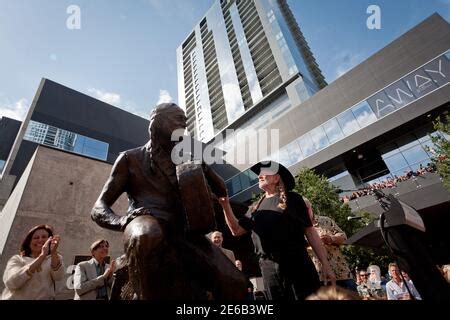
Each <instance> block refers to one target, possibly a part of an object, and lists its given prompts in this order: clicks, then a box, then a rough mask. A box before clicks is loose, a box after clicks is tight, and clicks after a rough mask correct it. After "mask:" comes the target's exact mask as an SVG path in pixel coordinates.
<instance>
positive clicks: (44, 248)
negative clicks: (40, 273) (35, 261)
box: [41, 237, 53, 257]
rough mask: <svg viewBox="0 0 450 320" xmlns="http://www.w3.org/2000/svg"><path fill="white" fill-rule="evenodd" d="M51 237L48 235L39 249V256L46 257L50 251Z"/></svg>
mask: <svg viewBox="0 0 450 320" xmlns="http://www.w3.org/2000/svg"><path fill="white" fill-rule="evenodd" d="M52 239H53V237H48V239H47V241H45V243H44V245H43V246H42V249H41V256H43V257H46V256H47V255H48V254H49V253H50V244H51V242H52Z"/></svg>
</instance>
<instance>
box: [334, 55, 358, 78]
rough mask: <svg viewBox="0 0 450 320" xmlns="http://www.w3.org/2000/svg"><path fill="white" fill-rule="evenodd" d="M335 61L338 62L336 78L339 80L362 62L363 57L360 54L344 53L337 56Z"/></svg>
mask: <svg viewBox="0 0 450 320" xmlns="http://www.w3.org/2000/svg"><path fill="white" fill-rule="evenodd" d="M333 60H335V61H336V65H337V67H336V78H339V77H341V76H343V75H344V74H345V73H347V71H349V70H350V69H352V68H354V67H355V66H356V65H357V64H359V63H360V62H361V55H360V54H358V53H351V52H347V51H343V52H341V53H339V54H337V55H336V56H335V57H334V59H333Z"/></svg>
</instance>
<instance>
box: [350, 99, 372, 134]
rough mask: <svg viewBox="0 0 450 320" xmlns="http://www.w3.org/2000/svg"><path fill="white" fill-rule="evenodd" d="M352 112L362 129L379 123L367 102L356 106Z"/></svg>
mask: <svg viewBox="0 0 450 320" xmlns="http://www.w3.org/2000/svg"><path fill="white" fill-rule="evenodd" d="M352 112H353V114H354V116H355V118H356V121H357V122H358V124H359V125H360V127H361V128H364V127H366V126H368V125H369V124H371V123H373V122H375V121H377V117H376V116H375V114H374V113H373V111H372V109H371V108H370V106H369V104H368V103H367V102H361V103H360V104H358V105H356V106H354V107H353V108H352Z"/></svg>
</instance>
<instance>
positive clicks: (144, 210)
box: [120, 207, 150, 230]
mask: <svg viewBox="0 0 450 320" xmlns="http://www.w3.org/2000/svg"><path fill="white" fill-rule="evenodd" d="M149 214H150V210H149V209H147V208H144V207H140V208H137V209H134V210H132V211H130V212H128V214H127V215H126V216H123V217H122V221H121V222H120V225H121V229H122V230H124V229H125V228H126V226H127V225H128V224H129V223H130V222H131V221H133V219H134V218H136V217H139V216H144V215H149Z"/></svg>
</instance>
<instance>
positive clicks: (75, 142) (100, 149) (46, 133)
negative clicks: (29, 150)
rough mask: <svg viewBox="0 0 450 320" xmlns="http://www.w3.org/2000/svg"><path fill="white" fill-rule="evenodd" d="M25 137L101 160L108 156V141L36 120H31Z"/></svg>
mask: <svg viewBox="0 0 450 320" xmlns="http://www.w3.org/2000/svg"><path fill="white" fill-rule="evenodd" d="M24 139H25V140H29V141H33V142H36V143H40V144H43V145H46V146H50V147H54V148H58V149H62V150H66V151H69V152H73V153H78V154H82V155H86V156H89V157H92V158H96V159H100V160H106V159H107V158H108V148H109V144H108V143H106V142H103V141H99V140H96V139H92V138H88V137H85V136H82V135H80V134H77V133H74V132H71V131H68V130H64V129H59V128H56V127H53V126H49V125H47V124H43V123H39V122H36V121H30V124H29V126H28V128H27V131H26V133H25V136H24Z"/></svg>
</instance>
